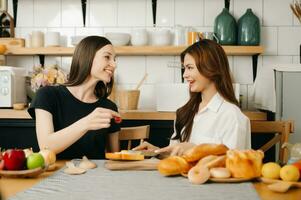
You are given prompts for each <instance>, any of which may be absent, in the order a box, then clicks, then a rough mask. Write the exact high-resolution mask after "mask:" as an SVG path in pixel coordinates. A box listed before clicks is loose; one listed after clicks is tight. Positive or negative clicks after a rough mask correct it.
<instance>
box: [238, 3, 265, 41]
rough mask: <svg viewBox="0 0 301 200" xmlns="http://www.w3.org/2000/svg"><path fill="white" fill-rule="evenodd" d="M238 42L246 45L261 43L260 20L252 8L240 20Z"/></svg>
mask: <svg viewBox="0 0 301 200" xmlns="http://www.w3.org/2000/svg"><path fill="white" fill-rule="evenodd" d="M237 43H238V45H246V46H254V45H259V43H260V22H259V19H258V17H257V16H256V15H254V13H253V12H252V9H250V8H248V9H247V11H246V13H245V14H244V15H243V16H241V18H239V20H238V39H237Z"/></svg>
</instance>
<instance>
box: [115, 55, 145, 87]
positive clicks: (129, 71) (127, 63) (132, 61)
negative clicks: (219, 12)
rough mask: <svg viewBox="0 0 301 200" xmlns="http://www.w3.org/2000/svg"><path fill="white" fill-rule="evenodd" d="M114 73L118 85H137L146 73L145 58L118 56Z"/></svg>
mask: <svg viewBox="0 0 301 200" xmlns="http://www.w3.org/2000/svg"><path fill="white" fill-rule="evenodd" d="M115 72H116V73H117V81H118V84H138V82H139V81H140V80H141V79H142V78H143V76H144V74H145V72H146V67H145V57H144V56H119V57H117V68H116V71H115Z"/></svg>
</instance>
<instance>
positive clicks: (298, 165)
mask: <svg viewBox="0 0 301 200" xmlns="http://www.w3.org/2000/svg"><path fill="white" fill-rule="evenodd" d="M293 165H294V166H296V167H297V168H298V169H299V172H300V175H301V161H298V162H295V163H293Z"/></svg>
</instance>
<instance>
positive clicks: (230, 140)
mask: <svg viewBox="0 0 301 200" xmlns="http://www.w3.org/2000/svg"><path fill="white" fill-rule="evenodd" d="M174 134H175V133H174ZM177 142H178V141H175V140H171V144H174V143H177ZM188 142H191V143H194V144H201V143H215V144H224V145H226V146H227V147H228V148H230V149H250V148H251V128H250V120H249V118H248V117H246V116H245V115H244V114H243V113H242V112H241V110H240V109H239V107H237V106H236V105H234V104H232V103H229V102H227V101H226V100H225V99H224V98H223V97H222V96H221V95H220V94H219V93H216V94H215V95H214V96H213V97H212V99H211V100H210V102H209V103H208V104H207V106H206V107H204V108H203V109H202V110H200V111H199V112H198V113H197V114H196V115H195V117H194V120H193V127H192V131H191V135H190V139H189V141H188Z"/></svg>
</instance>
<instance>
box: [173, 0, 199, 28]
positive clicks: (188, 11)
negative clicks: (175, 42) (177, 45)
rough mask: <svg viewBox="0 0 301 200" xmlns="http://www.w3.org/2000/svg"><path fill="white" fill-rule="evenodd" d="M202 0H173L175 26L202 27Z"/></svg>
mask: <svg viewBox="0 0 301 200" xmlns="http://www.w3.org/2000/svg"><path fill="white" fill-rule="evenodd" d="M203 10H204V0H185V1H183V0H175V24H180V25H184V26H203V25H204V12H203Z"/></svg>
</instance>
